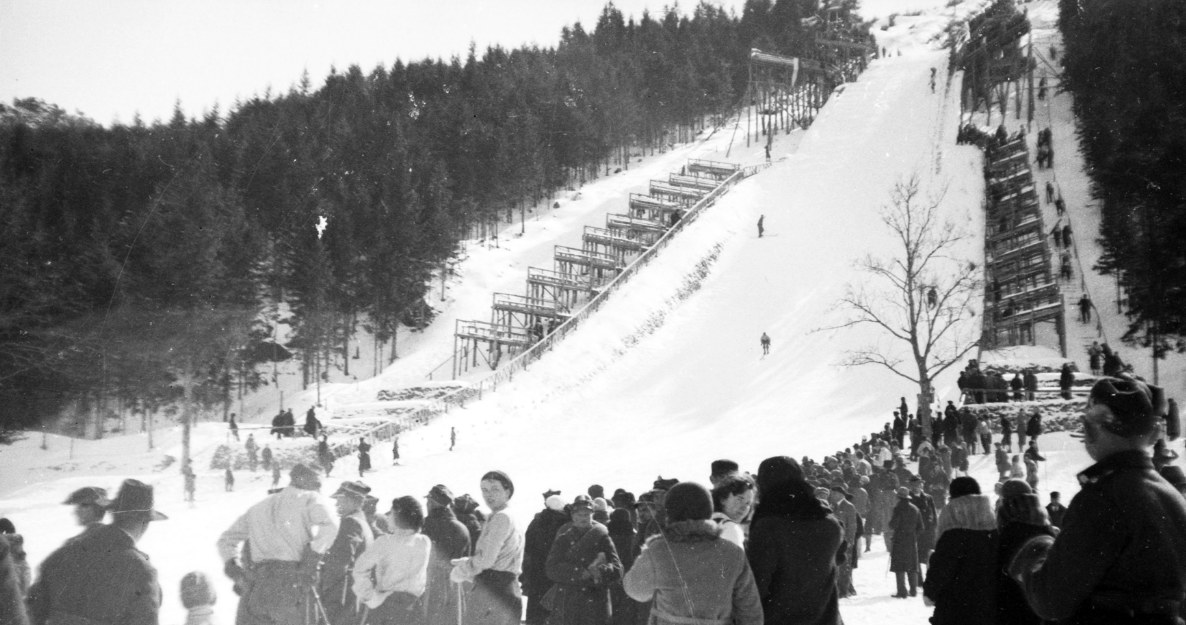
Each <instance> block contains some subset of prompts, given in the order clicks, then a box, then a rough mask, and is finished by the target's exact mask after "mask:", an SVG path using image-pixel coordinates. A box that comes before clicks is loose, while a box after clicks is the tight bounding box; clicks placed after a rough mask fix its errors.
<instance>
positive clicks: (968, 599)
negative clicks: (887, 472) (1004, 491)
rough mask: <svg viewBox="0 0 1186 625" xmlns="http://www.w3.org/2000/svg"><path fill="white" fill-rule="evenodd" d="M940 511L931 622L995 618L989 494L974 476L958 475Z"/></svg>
mask: <svg viewBox="0 0 1186 625" xmlns="http://www.w3.org/2000/svg"><path fill="white" fill-rule="evenodd" d="M948 492H949V493H950V494H951V500H950V501H949V502H948V504H947V506H945V507H944V508H943V512H942V513H941V514H940V515H939V542H937V543H936V544H935V551H934V552H933V553H931V562H930V566H928V567H927V579H926V582H924V583H923V600H924V601H926V603H927V605H930V606H934V608H935V613H934V614H933V615H932V616H931V623H932V625H992V624H993V623H995V622H996V582H997V566H996V564H997V537H998V535H997V520H996V517H995V516H994V515H993V511H992V503H991V502H990V501H989V498H988V496H987V495H982V494H980V484H978V483H977V482H976V480H974V479H972V478H970V477H957V478H955V479H954V480H952V481H951V486H950V487H949V489H948Z"/></svg>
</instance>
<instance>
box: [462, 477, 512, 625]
mask: <svg viewBox="0 0 1186 625" xmlns="http://www.w3.org/2000/svg"><path fill="white" fill-rule="evenodd" d="M480 486H481V488H482V499H483V500H485V501H486V505H487V506H488V507H489V508H490V510H491V512H492V514H491V515H490V518H489V519H488V520H487V521H486V527H484V528H482V533H481V535H480V536H479V537H478V543H477V545H475V546H474V555H473V556H471V557H468V558H457V559H454V560H453V571H452V573H450V574H449V579H451V580H453V581H454V582H457V583H461V582H472V583H473V585H472V586H471V587H470V588H469V591H468V592H466V596H465V606H466V614H467V620H468V619H473V622H474V623H482V624H484V625H485V624H489V625H518V623H519V619H520V618H521V616H522V614H523V608H522V601H523V597H522V593H521V590H520V586H519V572H520V571H521V570H522V568H523V533H522V532H521V531H520V530H519V529H518V528H517V527H516V526H515V521H514V518H513V517H512V516H511V515H510V514H509V513H508V506H509V505H510V501H511V497H512V496H513V495H514V494H515V485H514V483H513V482H511V478H510V477H509V476H508V475H507V474H506V473H503V472H502V471H488V472H487V473H486V474H485V475H483V476H482V480H481V482H480Z"/></svg>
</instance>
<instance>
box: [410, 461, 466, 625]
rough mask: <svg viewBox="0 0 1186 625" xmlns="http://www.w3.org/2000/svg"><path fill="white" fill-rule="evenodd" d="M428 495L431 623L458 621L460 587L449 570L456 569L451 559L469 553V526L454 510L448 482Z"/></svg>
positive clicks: (445, 624) (426, 596) (426, 593)
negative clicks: (430, 545)
mask: <svg viewBox="0 0 1186 625" xmlns="http://www.w3.org/2000/svg"><path fill="white" fill-rule="evenodd" d="M425 499H426V500H427V501H428V515H427V516H426V517H425V519H424V527H423V529H422V531H423V532H424V535H425V536H427V537H428V538H429V539H430V540H431V541H432V552H431V553H430V554H429V556H428V585H427V587H426V588H425V590H424V606H425V609H426V611H427V613H428V625H458V624H459V623H460V622H461V606H460V604H459V602H458V587H457V585H456V584H454V583H453V582H452V581H450V580H449V573H451V572H452V571H453V565H452V564H451V561H452V560H454V559H457V558H464V557H467V556H469V555H470V544H471V543H470V535H469V528H467V527H466V526H465V525H464V524H462V522H461V521H458V520H457V515H455V514H453V508H452V506H453V492H452V491H450V490H449V487H448V486H445V485H444V484H437V485H436V486H433V487H432V489H431V490H429V491H428V495H427V496H426V497H425Z"/></svg>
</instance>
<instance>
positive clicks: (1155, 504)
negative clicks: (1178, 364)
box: [1009, 378, 1186, 624]
mask: <svg viewBox="0 0 1186 625" xmlns="http://www.w3.org/2000/svg"><path fill="white" fill-rule="evenodd" d="M1164 412H1165V395H1164V393H1163V391H1162V390H1161V389H1160V388H1158V387H1156V386H1152V385H1148V384H1146V383H1144V382H1141V381H1139V380H1135V379H1132V378H1125V379H1103V380H1100V381H1098V382H1096V383H1095V386H1093V387H1092V389H1091V393H1090V396H1089V398H1088V402H1087V411H1086V413H1085V414H1084V415H1083V417H1082V420H1083V424H1084V434H1083V445H1084V447H1086V449H1087V453H1088V455H1090V456H1091V458H1092V460H1095V464H1094V465H1092V466H1091V467H1089V468H1087V469H1086V470H1084V471H1083V472H1081V473H1079V475H1078V478H1079V480H1078V481H1079V484H1081V485H1082V488H1081V490H1080V491H1079V493H1078V494H1076V495H1075V497H1074V499H1072V500H1071V505H1070V506H1068V507H1067V512H1066V517H1064V519H1063V524H1062V526H1061V530H1062V531H1061V532H1060V533H1059V534H1058V537H1057V538H1052V537H1050V536H1046V535H1039V536H1037V537H1035V538H1032V539H1031V540H1030V541H1028V542H1027V543H1026V544H1025V545H1023V546H1022V547H1021V549H1019V550H1018V552H1017V555H1016V556H1014V558H1013V559H1012V562H1011V563H1009V573H1010V575H1011V577H1013V578H1014V579H1015V580H1017V581H1018V582H1020V584H1021V587H1022V588H1024V594H1025V598H1026V599H1027V600H1028V603H1029V605H1030V606H1032V608H1033V610H1034V612H1035V613H1037V614H1038V615H1039V616H1040V617H1042V618H1044V619H1049V620H1058V621H1060V622H1064V623H1072V624H1087V623H1092V624H1094V623H1119V624H1135V623H1173V622H1175V620H1176V619H1177V618H1178V617H1180V616H1181V610H1182V607H1181V603H1180V602H1181V599H1182V597H1183V596H1184V595H1186V569H1184V568H1183V566H1182V563H1183V562H1186V532H1183V531H1182V528H1183V527H1186V500H1183V498H1182V496H1181V494H1180V493H1179V492H1178V491H1177V490H1176V489H1175V488H1174V487H1173V486H1172V485H1171V484H1170V483H1168V482H1167V481H1166V480H1165V479H1164V478H1163V477H1162V476H1160V475H1158V474H1157V472H1156V471H1155V470H1154V468H1153V462H1152V459H1151V458H1150V456H1149V446H1150V442H1151V441H1152V439H1153V437H1154V436H1155V433H1156V430H1157V422H1158V420H1159V419H1160V418H1161V416H1162V415H1163V414H1164ZM1179 622H1180V621H1179Z"/></svg>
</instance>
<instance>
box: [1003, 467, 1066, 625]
mask: <svg viewBox="0 0 1186 625" xmlns="http://www.w3.org/2000/svg"><path fill="white" fill-rule="evenodd" d="M997 527H998V528H999V530H1000V544H999V546H998V551H997V553H998V558H997V561H998V562H999V563H1000V564H999V566H998V567H997V571H998V572H997V623H998V625H1040V623H1042V619H1041V618H1039V617H1038V615H1037V614H1035V613H1034V611H1033V609H1031V608H1030V606H1029V603H1028V602H1027V601H1026V599H1025V593H1024V592H1023V591H1022V589H1021V587H1020V586H1018V585H1017V584H1016V583H1014V582H1013V580H1011V579H1009V576H1008V574H1007V572H1006V569H1007V568H1008V564H1009V561H1010V560H1011V559H1012V557H1013V554H1014V553H1016V552H1017V550H1018V549H1019V548H1020V547H1021V546H1022V545H1023V544H1024V543H1025V542H1026V541H1028V540H1029V539H1030V538H1033V537H1034V536H1038V535H1046V536H1053V535H1054V531H1053V529H1052V528H1051V527H1050V519H1049V518H1047V516H1046V511H1045V510H1044V509H1043V508H1042V503H1041V502H1040V501H1039V500H1038V496H1037V495H1036V494H1034V491H1033V489H1032V488H1030V485H1029V484H1027V483H1026V482H1025V480H1023V479H1018V478H1013V479H1010V480H1006V481H1005V483H1004V484H1002V485H1001V497H1000V501H999V502H998V504H997Z"/></svg>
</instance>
